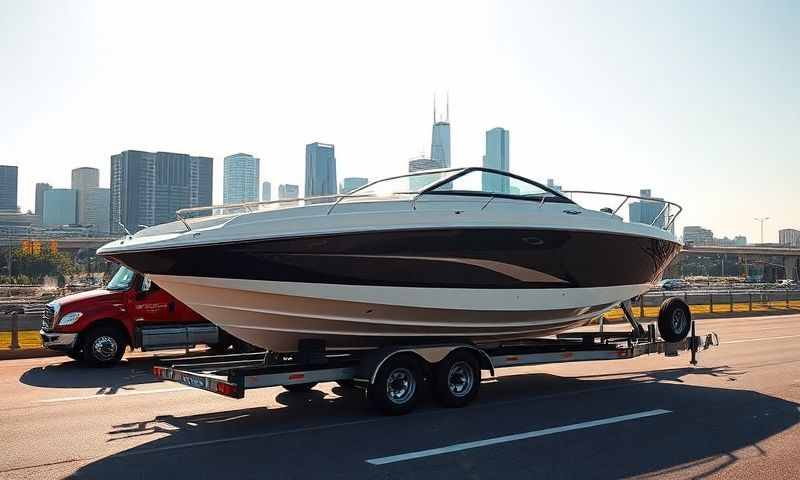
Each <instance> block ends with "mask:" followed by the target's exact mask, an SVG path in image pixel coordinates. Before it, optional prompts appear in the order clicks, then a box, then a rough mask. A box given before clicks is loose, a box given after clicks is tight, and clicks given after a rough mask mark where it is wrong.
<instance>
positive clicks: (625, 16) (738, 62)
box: [0, 0, 800, 242]
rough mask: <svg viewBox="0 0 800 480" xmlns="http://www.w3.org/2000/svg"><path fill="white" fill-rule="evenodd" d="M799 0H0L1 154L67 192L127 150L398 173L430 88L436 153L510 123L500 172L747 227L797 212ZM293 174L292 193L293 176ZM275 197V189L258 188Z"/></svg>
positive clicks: (421, 132)
mask: <svg viewBox="0 0 800 480" xmlns="http://www.w3.org/2000/svg"><path fill="white" fill-rule="evenodd" d="M798 22H800V2H793V1H787V2H777V1H765V2H739V1H720V2H716V1H702V2H697V1H634V2H627V1H615V2H575V1H558V2H555V1H552V2H536V1H521V2H499V1H497V2H466V1H456V2H435V1H422V2H416V1H404V2H391V3H389V2H374V1H372V2H350V1H336V2H331V1H318V2H317V1H295V2H235V1H225V2H201V1H187V2H182V1H155V2H150V1H141V0H140V1H136V2H116V1H101V2H91V1H62V0H54V1H38V0H30V1H29V0H0V39H1V40H0V164H7V165H18V166H19V175H20V179H19V183H20V185H19V203H20V205H21V207H22V208H23V210H27V209H33V207H34V184H35V183H36V182H48V183H50V184H51V185H53V186H54V187H64V188H66V187H69V182H70V170H71V169H73V168H76V167H82V166H93V167H97V168H99V169H100V172H101V176H100V179H101V186H108V182H109V170H110V156H111V155H113V154H115V153H119V152H121V151H123V150H127V149H137V150H147V151H173V152H181V153H189V154H193V155H204V156H212V157H214V158H215V165H214V170H215V181H214V199H215V202H217V203H220V202H221V199H222V158H223V157H224V156H226V155H230V154H233V153H237V152H246V153H251V154H253V155H256V156H258V157H259V158H261V177H262V178H261V180H262V181H263V180H269V181H270V182H272V185H273V189H276V188H277V185H278V184H280V183H295V184H299V185H301V186H302V185H303V183H304V182H303V178H304V158H305V157H304V155H305V153H304V152H305V145H306V144H307V143H311V142H314V141H321V142H328V143H333V144H335V145H336V158H337V169H338V176H339V180H340V181H341V179H342V178H344V177H346V176H366V177H369V178H371V179H376V178H379V177H383V176H389V175H395V174H399V173H402V172H405V171H406V170H407V162H408V159H409V158H411V157H413V156H415V155H417V154H419V153H423V152H424V153H427V152H428V151H429V150H430V136H431V122H432V111H431V109H432V100H433V96H434V94H438V95H439V98H440V99H442V98H443V97H444V96H445V95H446V94H448V95H449V98H450V122H451V125H452V127H451V128H452V159H453V160H452V163H453V166H470V165H479V164H480V162H481V158H482V155H483V153H484V145H485V131H486V130H488V129H490V128H493V127H497V126H501V127H504V128H507V129H508V130H509V131H510V169H511V171H513V172H515V173H519V174H521V175H524V176H527V177H529V178H532V179H535V180H538V181H541V182H545V181H546V179H547V178H554V179H555V180H556V183H558V184H561V185H563V186H564V188H566V189H580V190H601V191H614V192H621V193H634V194H635V193H637V192H638V191H639V189H641V188H650V189H652V191H653V194H654V195H655V196H659V197H664V198H666V199H668V200H672V201H675V202H677V203H679V204H681V205H682V206H683V207H684V213H683V214H682V216H681V218H679V221H678V227H679V228H680V227H681V226H683V225H702V226H705V227H707V228H711V229H712V230H713V231H714V233H715V235H716V236H720V237H721V236H729V237H732V236H733V235H739V234H744V235H747V237H748V240H750V241H759V240H760V232H759V223H758V222H756V221H755V220H754V217H770V220H769V221H768V222H767V223H766V225H765V232H764V240H765V241H773V242H774V241H777V230H778V229H779V228H787V227H794V228H800V201H798V200H799V198H798V189H799V187H800V172H798V170H800V62H798V61H797V58H796V56H797V52H798V51H800V29H798V28H797V25H798ZM301 188H302V187H301ZM273 195H274V193H273Z"/></svg>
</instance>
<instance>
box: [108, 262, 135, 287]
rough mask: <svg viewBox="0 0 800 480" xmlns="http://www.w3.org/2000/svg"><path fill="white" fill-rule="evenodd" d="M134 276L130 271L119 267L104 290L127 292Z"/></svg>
mask: <svg viewBox="0 0 800 480" xmlns="http://www.w3.org/2000/svg"><path fill="white" fill-rule="evenodd" d="M134 275H135V274H134V273H133V271H132V270H130V269H128V268H125V267H119V270H117V273H115V274H114V277H113V278H112V279H111V281H110V282H108V285H106V290H127V289H128V288H129V287H130V286H131V282H132V281H133V277H134Z"/></svg>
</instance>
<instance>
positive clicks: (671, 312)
mask: <svg viewBox="0 0 800 480" xmlns="http://www.w3.org/2000/svg"><path fill="white" fill-rule="evenodd" d="M691 328H692V313H691V312H690V311H689V306H688V305H686V302H684V301H683V300H681V299H680V298H677V297H673V298H668V299H667V300H665V301H664V303H662V304H661V308H660V309H659V311H658V333H659V334H660V335H661V338H663V339H664V340H665V341H667V342H680V341H681V340H683V339H684V338H686V336H687V335H689V331H690V330H691Z"/></svg>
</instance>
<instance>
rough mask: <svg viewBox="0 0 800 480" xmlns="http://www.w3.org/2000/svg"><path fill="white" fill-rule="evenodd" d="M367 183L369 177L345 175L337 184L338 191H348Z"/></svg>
mask: <svg viewBox="0 0 800 480" xmlns="http://www.w3.org/2000/svg"><path fill="white" fill-rule="evenodd" d="M368 183H369V179H368V178H365V177H346V178H345V179H344V180H342V184H341V185H340V186H339V193H350V192H352V191H353V190H355V189H357V188H361V187H363V186H364V185H366V184H368Z"/></svg>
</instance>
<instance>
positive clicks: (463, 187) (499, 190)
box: [429, 170, 561, 199]
mask: <svg viewBox="0 0 800 480" xmlns="http://www.w3.org/2000/svg"><path fill="white" fill-rule="evenodd" d="M429 193H450V194H456V193H465V194H484V195H498V196H509V197H530V198H536V199H541V198H542V197H543V196H544V197H545V198H548V197H549V198H558V199H560V198H561V197H558V196H556V195H555V194H553V193H552V192H550V191H548V190H546V189H544V188H542V187H540V186H538V185H536V184H535V183H531V182H528V181H525V180H522V179H519V178H516V177H511V176H508V175H503V174H500V173H495V172H485V171H481V170H473V171H471V172H468V173H466V174H464V175H461V176H460V177H456V178H454V179H453V180H451V181H449V182H447V183H444V184H442V185H439V186H438V187H436V188H434V189H433V190H431V192H429Z"/></svg>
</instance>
